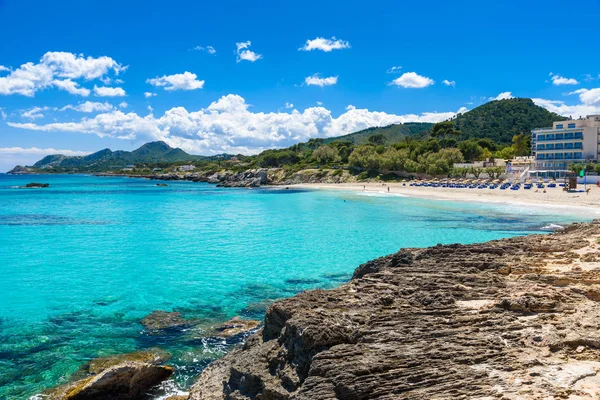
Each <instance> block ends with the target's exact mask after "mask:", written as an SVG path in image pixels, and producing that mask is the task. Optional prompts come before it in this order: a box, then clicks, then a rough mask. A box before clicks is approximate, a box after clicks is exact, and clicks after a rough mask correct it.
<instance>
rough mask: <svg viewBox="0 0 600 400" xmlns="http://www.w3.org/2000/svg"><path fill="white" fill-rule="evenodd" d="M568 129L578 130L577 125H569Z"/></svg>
mask: <svg viewBox="0 0 600 400" xmlns="http://www.w3.org/2000/svg"><path fill="white" fill-rule="evenodd" d="M567 127H568V128H569V129H572V128H577V125H576V124H569V125H567Z"/></svg>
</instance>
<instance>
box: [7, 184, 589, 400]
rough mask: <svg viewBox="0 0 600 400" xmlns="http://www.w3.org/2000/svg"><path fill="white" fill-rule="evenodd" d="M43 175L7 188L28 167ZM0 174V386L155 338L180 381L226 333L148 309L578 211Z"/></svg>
mask: <svg viewBox="0 0 600 400" xmlns="http://www.w3.org/2000/svg"><path fill="white" fill-rule="evenodd" d="M32 181H37V182H47V183H50V187H49V188H47V189H21V188H18V186H21V185H25V184H26V183H28V182H32ZM156 183H157V182H156V181H149V180H142V179H129V178H112V177H111V178H107V177H93V176H83V175H80V176H77V175H63V176H58V175H50V176H7V175H0V399H26V398H28V397H29V396H32V395H34V394H36V393H39V392H40V391H41V390H43V389H44V388H47V387H50V386H53V385H56V384H58V383H63V382H65V381H66V380H67V379H68V378H69V377H70V376H71V375H72V374H73V373H75V372H76V371H77V370H78V368H79V366H80V365H82V364H83V363H85V362H86V361H88V360H90V359H91V358H95V357H98V356H106V355H111V354H116V353H123V352H129V351H133V350H137V349H144V348H150V347H155V346H160V347H163V348H165V349H167V350H169V351H170V352H171V353H172V354H173V360H172V363H173V364H174V365H175V366H176V367H177V371H178V372H177V374H176V376H175V379H174V381H172V382H170V385H171V389H173V388H180V389H185V388H187V387H188V386H189V384H190V383H191V382H192V381H193V379H194V377H195V376H197V374H198V373H199V372H200V371H201V370H202V369H203V368H204V367H205V366H206V365H207V364H208V363H209V362H210V361H211V360H213V359H214V358H216V357H218V356H219V355H221V354H223V352H224V351H227V349H228V348H229V347H230V346H231V345H232V344H234V343H232V342H231V341H224V340H222V339H215V338H206V337H202V335H198V334H197V332H195V333H193V334H190V332H170V333H165V334H163V335H150V334H148V333H147V332H145V331H144V328H143V326H142V325H141V324H140V320H141V319H142V318H143V317H144V316H145V315H147V314H148V313H150V312H152V311H153V310H166V311H180V312H182V314H183V316H184V317H186V318H201V319H204V320H206V321H207V322H209V323H212V322H214V323H215V324H216V323H219V322H222V321H225V320H226V319H229V318H231V317H233V316H236V315H241V316H242V317H246V318H258V319H260V318H262V316H263V314H264V310H265V307H266V306H267V305H268V304H269V303H270V302H272V301H273V300H275V299H278V298H282V297H287V296H292V295H294V294H296V293H298V292H300V291H303V290H306V289H311V288H317V287H320V288H330V287H334V286H337V285H340V284H341V283H343V282H345V281H346V280H348V279H349V277H350V276H351V274H352V272H353V270H354V269H355V268H356V267H357V266H358V265H359V264H361V263H363V262H365V261H368V260H370V259H373V258H375V257H378V256H382V255H385V254H389V253H392V252H395V251H397V250H398V249H400V248H402V247H417V246H430V245H435V244H437V243H454V242H461V243H472V242H481V241H487V240H490V239H498V238H504V237H509V236H515V235H525V234H530V233H540V232H543V230H542V228H543V227H547V226H549V225H550V224H565V223H568V222H572V221H576V220H583V218H582V217H578V216H575V215H568V214H565V213H563V212H561V213H557V212H556V211H555V210H552V209H546V210H544V209H532V208H531V207H525V206H523V207H518V206H502V205H497V204H496V205H486V204H475V203H458V202H456V203H455V202H446V201H435V200H423V199H417V198H408V197H399V196H388V195H368V194H365V193H355V192H343V191H308V190H281V189H252V190H249V189H221V188H216V187H214V186H212V185H208V184H204V183H191V182H167V183H168V186H167V187H158V186H156Z"/></svg>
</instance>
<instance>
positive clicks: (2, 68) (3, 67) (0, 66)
mask: <svg viewBox="0 0 600 400" xmlns="http://www.w3.org/2000/svg"><path fill="white" fill-rule="evenodd" d="M3 71H10V68H8V67H5V66H4V65H0V72H3Z"/></svg>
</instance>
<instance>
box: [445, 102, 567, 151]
mask: <svg viewBox="0 0 600 400" xmlns="http://www.w3.org/2000/svg"><path fill="white" fill-rule="evenodd" d="M566 119H567V118H565V117H563V116H560V115H558V114H556V113H553V112H550V111H548V110H546V109H545V108H543V107H540V106H537V105H535V104H534V103H533V101H532V100H531V99H507V100H496V101H491V102H489V103H486V104H483V105H481V106H479V107H477V108H474V109H472V110H471V111H468V112H466V113H464V114H459V115H458V116H457V117H456V118H455V119H454V126H455V127H456V129H458V130H459V131H460V132H461V135H460V139H461V140H463V139H472V138H476V139H479V138H489V139H492V140H494V141H495V142H496V143H500V144H510V143H511V140H512V137H513V136H514V135H518V134H519V133H524V134H526V135H529V134H530V133H531V129H533V128H541V127H545V126H552V122H554V121H564V120H566Z"/></svg>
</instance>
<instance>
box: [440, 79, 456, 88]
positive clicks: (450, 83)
mask: <svg viewBox="0 0 600 400" xmlns="http://www.w3.org/2000/svg"><path fill="white" fill-rule="evenodd" d="M442 83H443V84H444V85H446V86H452V87H456V82H455V81H449V80H448V79H444V80H443V81H442Z"/></svg>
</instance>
